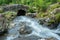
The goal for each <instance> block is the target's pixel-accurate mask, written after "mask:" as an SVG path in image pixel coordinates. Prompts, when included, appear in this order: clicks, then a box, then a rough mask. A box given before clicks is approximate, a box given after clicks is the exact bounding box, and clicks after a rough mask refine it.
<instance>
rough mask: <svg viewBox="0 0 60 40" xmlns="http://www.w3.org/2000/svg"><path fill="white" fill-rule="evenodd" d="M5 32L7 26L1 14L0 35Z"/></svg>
mask: <svg viewBox="0 0 60 40" xmlns="http://www.w3.org/2000/svg"><path fill="white" fill-rule="evenodd" d="M5 32H7V26H6V21H5V18H4V16H3V15H2V14H0V34H3V33H5Z"/></svg>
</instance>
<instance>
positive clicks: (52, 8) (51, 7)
mask: <svg viewBox="0 0 60 40" xmlns="http://www.w3.org/2000/svg"><path fill="white" fill-rule="evenodd" d="M55 8H60V4H58V3H56V4H53V5H51V6H50V7H49V10H47V11H48V12H51V11H53V10H54V9H55Z"/></svg>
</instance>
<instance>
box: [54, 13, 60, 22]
mask: <svg viewBox="0 0 60 40" xmlns="http://www.w3.org/2000/svg"><path fill="white" fill-rule="evenodd" d="M55 18H56V21H58V22H60V13H57V14H56V15H55Z"/></svg>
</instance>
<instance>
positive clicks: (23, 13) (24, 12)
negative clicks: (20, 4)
mask: <svg viewBox="0 0 60 40" xmlns="http://www.w3.org/2000/svg"><path fill="white" fill-rule="evenodd" d="M25 14H26V11H25V10H22V9H20V10H18V12H17V16H24V15H25Z"/></svg>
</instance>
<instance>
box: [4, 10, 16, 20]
mask: <svg viewBox="0 0 60 40" xmlns="http://www.w3.org/2000/svg"><path fill="white" fill-rule="evenodd" d="M4 16H5V18H6V19H7V20H10V21H11V20H12V19H14V18H15V17H16V12H12V11H7V12H4Z"/></svg>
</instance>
